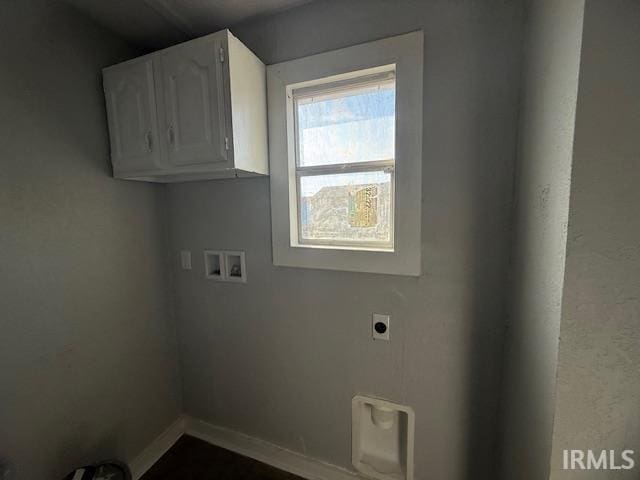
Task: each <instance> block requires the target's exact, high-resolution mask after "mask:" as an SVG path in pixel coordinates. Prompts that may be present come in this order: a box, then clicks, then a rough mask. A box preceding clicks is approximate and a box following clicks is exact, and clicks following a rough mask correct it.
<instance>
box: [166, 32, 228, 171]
mask: <svg viewBox="0 0 640 480" xmlns="http://www.w3.org/2000/svg"><path fill="white" fill-rule="evenodd" d="M221 47H222V45H221V41H220V40H218V39H209V40H208V41H206V42H196V43H192V44H188V45H185V46H184V47H180V48H176V49H170V50H168V51H167V52H166V53H164V54H163V55H162V88H163V99H164V102H163V103H164V105H163V110H164V116H163V120H164V123H163V127H164V129H165V134H166V142H167V150H168V160H169V163H170V164H171V165H174V166H181V165H202V164H209V165H210V164H218V165H219V166H220V167H221V168H224V167H227V165H226V162H227V158H228V155H227V148H228V141H227V140H226V133H225V132H226V126H225V101H224V98H225V93H224V92H225V89H224V75H225V70H224V62H223V61H222V58H221V56H220V48H221Z"/></svg>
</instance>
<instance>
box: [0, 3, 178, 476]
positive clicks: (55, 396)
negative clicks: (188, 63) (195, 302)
mask: <svg viewBox="0 0 640 480" xmlns="http://www.w3.org/2000/svg"><path fill="white" fill-rule="evenodd" d="M134 54H135V52H133V51H131V50H129V49H127V48H125V46H124V44H123V43H121V42H120V41H117V40H115V39H114V38H113V37H112V36H111V35H109V34H108V33H106V32H105V31H104V30H102V29H100V28H98V27H96V26H94V25H93V24H91V23H88V22H87V21H86V20H84V19H83V18H82V17H81V16H79V15H76V14H75V13H74V12H72V11H69V10H68V9H66V8H64V7H60V6H57V5H56V3H55V2H51V1H44V0H43V1H37V0H28V1H27V0H21V1H12V0H2V1H0V64H1V65H2V68H1V69H0V105H1V108H0V460H6V459H8V460H10V461H12V462H14V463H15V464H16V466H17V468H18V478H19V479H24V480H36V479H47V480H48V479H56V478H61V477H62V476H63V475H64V473H66V471H67V470H70V469H71V468H72V467H74V466H75V465H77V464H82V463H84V462H90V461H95V460H99V459H101V458H104V457H120V458H124V459H130V458H132V457H133V456H135V455H136V454H138V453H139V451H140V450H141V449H142V448H143V447H145V446H146V445H147V444H148V443H149V442H150V441H151V439H152V438H154V437H155V436H156V435H158V434H159V433H160V432H161V431H162V430H163V429H164V428H165V427H166V426H167V425H168V424H169V423H170V422H172V421H173V420H174V419H175V417H176V415H177V414H178V412H179V411H180V401H179V399H180V383H179V381H178V372H177V364H178V361H177V348H176V347H177V345H176V341H175V328H174V326H173V325H172V322H171V318H170V314H169V312H170V296H169V295H168V294H167V293H168V283H167V279H168V278H169V274H168V270H167V268H166V262H165V261H164V260H163V259H165V258H166V250H165V248H166V241H165V240H164V239H166V238H167V234H166V222H165V221H164V218H163V208H164V201H163V198H162V193H163V192H162V188H161V187H156V186H152V185H145V184H137V183H127V182H120V181H115V180H113V179H112V178H110V175H111V171H110V165H109V159H108V141H107V130H106V129H107V126H106V119H105V111H104V100H103V96H102V87H101V79H100V68H101V67H103V66H106V65H108V64H111V63H115V62H117V61H119V60H121V59H123V58H126V57H131V56H133V55H134Z"/></svg>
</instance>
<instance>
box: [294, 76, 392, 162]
mask: <svg viewBox="0 0 640 480" xmlns="http://www.w3.org/2000/svg"><path fill="white" fill-rule="evenodd" d="M296 109H297V111H296V113H297V128H298V165H299V166H303V167H305V166H317V165H331V164H336V163H352V162H369V161H374V160H391V159H393V158H394V157H395V114H396V105H395V80H386V81H383V82H379V83H377V84H374V85H368V86H366V87H363V86H359V87H351V88H348V89H346V90H342V91H338V92H332V93H330V94H320V95H316V96H305V97H301V98H296Z"/></svg>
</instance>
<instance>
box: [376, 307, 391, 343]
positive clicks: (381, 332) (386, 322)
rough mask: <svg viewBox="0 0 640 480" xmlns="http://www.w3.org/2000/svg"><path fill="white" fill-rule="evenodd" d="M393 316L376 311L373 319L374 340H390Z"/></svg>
mask: <svg viewBox="0 0 640 480" xmlns="http://www.w3.org/2000/svg"><path fill="white" fill-rule="evenodd" d="M390 324H391V316H390V315H383V314H380V313H374V314H373V317H372V320H371V334H372V336H373V339H374V340H390V339H391V338H390V337H389V330H390Z"/></svg>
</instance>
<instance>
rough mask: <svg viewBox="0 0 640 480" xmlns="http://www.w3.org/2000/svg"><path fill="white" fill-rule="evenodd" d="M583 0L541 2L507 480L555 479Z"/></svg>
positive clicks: (526, 81) (524, 177) (527, 86)
mask: <svg viewBox="0 0 640 480" xmlns="http://www.w3.org/2000/svg"><path fill="white" fill-rule="evenodd" d="M583 13H584V1H578V0H576V1H558V0H532V1H530V2H529V3H528V5H527V31H526V37H525V39H526V40H525V47H524V60H523V68H522V92H521V99H520V122H519V123H520V129H519V148H518V167H517V182H516V207H515V225H516V228H515V236H514V237H515V238H514V247H513V261H512V271H511V280H512V282H511V296H512V298H511V308H510V312H509V316H510V321H509V330H508V335H507V347H506V349H505V358H504V360H505V376H504V381H503V395H504V396H503V399H502V405H503V408H502V411H503V418H502V421H503V428H502V430H503V431H502V435H501V438H502V471H501V474H502V478H503V479H504V480H513V479H518V480H529V479H530V480H541V479H544V478H547V476H548V472H549V456H550V453H551V437H552V430H553V412H554V408H555V403H554V401H555V385H556V367H557V358H558V354H557V352H558V336H559V332H560V307H561V301H562V284H563V279H564V265H565V249H566V241H567V233H566V231H567V230H566V229H567V216H568V211H569V189H570V179H571V160H572V153H573V134H574V123H575V113H576V98H577V95H578V76H579V75H578V72H579V67H580V45H581V41H582V20H583Z"/></svg>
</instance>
